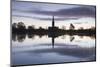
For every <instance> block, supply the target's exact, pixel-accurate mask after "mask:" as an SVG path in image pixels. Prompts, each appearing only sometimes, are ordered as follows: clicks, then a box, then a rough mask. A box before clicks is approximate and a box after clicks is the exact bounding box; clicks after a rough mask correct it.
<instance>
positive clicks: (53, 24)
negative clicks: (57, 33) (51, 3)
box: [52, 16, 55, 27]
mask: <svg viewBox="0 0 100 67" xmlns="http://www.w3.org/2000/svg"><path fill="white" fill-rule="evenodd" d="M54 26H55V22H54V16H53V18H52V27H54Z"/></svg>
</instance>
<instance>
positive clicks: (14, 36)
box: [12, 34, 95, 42]
mask: <svg viewBox="0 0 100 67" xmlns="http://www.w3.org/2000/svg"><path fill="white" fill-rule="evenodd" d="M26 36H27V37H28V38H29V39H33V40H34V39H35V36H39V38H42V37H43V36H46V35H35V34H12V40H13V41H18V42H23V41H24V40H25V39H26ZM47 36H48V35H47ZM69 36H70V37H69V40H70V42H72V41H74V40H75V37H74V36H73V35H69ZM62 37H63V39H66V35H62ZM79 37H80V38H83V37H84V36H79ZM87 37H90V38H91V39H95V36H87ZM50 38H52V41H53V39H55V38H56V37H50Z"/></svg>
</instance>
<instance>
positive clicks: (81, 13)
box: [12, 0, 96, 23]
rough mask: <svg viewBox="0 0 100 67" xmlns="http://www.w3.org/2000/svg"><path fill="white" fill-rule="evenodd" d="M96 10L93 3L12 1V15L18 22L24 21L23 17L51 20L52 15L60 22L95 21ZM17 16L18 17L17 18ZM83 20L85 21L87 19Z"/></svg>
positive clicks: (14, 20)
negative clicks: (71, 3)
mask: <svg viewBox="0 0 100 67" xmlns="http://www.w3.org/2000/svg"><path fill="white" fill-rule="evenodd" d="M95 12H96V7H95V6H91V5H69V4H50V3H36V2H20V1H14V0H13V1H12V17H14V19H13V18H12V20H13V22H16V20H19V21H22V20H21V19H20V18H22V17H23V18H24V19H23V20H24V21H25V18H29V19H30V18H31V19H34V20H40V21H51V19H52V16H55V20H56V21H58V22H59V21H73V22H74V21H75V22H76V21H77V22H78V23H82V22H80V21H79V20H81V19H83V18H86V20H87V21H86V22H88V23H95ZM15 17H16V18H17V19H15ZM18 18H19V19H18ZM87 18H89V19H87ZM90 18H91V20H90ZM89 20H90V22H89ZM82 21H83V23H85V20H82ZM92 21H93V22H92ZM64 23H65V22H64ZM66 23H67V22H66Z"/></svg>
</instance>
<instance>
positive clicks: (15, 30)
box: [12, 22, 96, 42]
mask: <svg viewBox="0 0 100 67" xmlns="http://www.w3.org/2000/svg"><path fill="white" fill-rule="evenodd" d="M95 33H96V29H95V27H91V28H89V29H83V28H82V27H81V28H80V29H78V30H76V29H75V26H74V25H73V24H70V27H69V30H66V29H65V27H63V29H59V28H58V27H50V29H49V28H48V29H44V28H42V27H39V28H38V29H35V27H34V25H32V26H28V27H27V28H26V26H25V24H24V23H23V22H19V23H13V24H12V34H13V35H12V39H13V40H16V36H17V40H18V41H19V42H22V41H23V40H24V39H25V37H26V35H28V38H33V37H34V36H35V35H37V36H39V37H40V38H41V37H42V36H44V35H48V37H51V38H56V37H58V36H62V35H66V34H67V35H70V36H73V35H78V36H91V37H95ZM70 39H71V41H72V40H74V38H73V37H72V38H70Z"/></svg>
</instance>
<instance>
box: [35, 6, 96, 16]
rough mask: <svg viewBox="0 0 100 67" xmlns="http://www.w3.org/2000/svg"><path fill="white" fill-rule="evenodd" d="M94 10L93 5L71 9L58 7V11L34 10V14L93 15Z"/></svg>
mask: <svg viewBox="0 0 100 67" xmlns="http://www.w3.org/2000/svg"><path fill="white" fill-rule="evenodd" d="M95 12H96V11H95V7H76V8H71V9H60V10H58V11H34V13H36V14H42V15H54V16H64V17H95Z"/></svg>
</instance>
